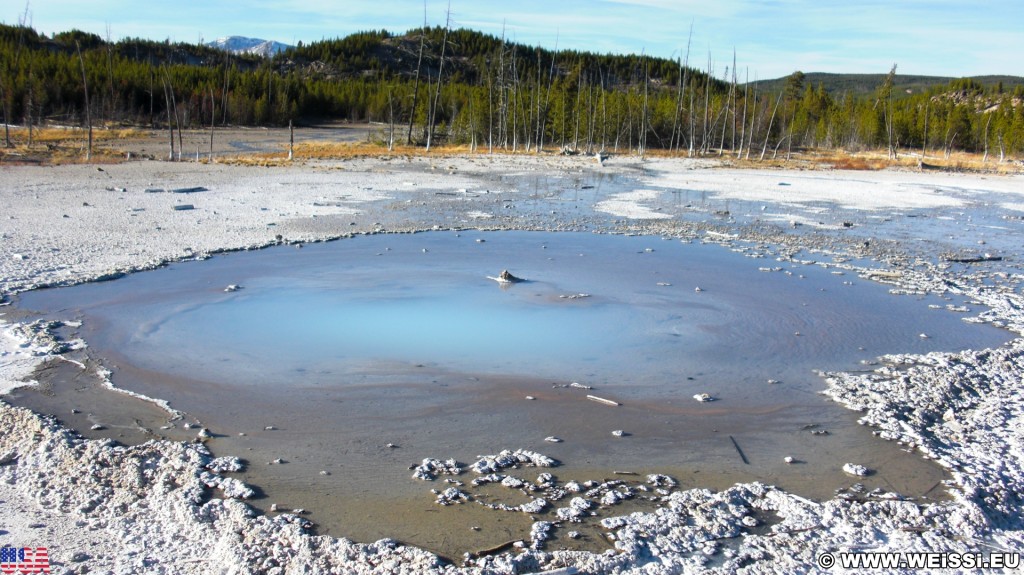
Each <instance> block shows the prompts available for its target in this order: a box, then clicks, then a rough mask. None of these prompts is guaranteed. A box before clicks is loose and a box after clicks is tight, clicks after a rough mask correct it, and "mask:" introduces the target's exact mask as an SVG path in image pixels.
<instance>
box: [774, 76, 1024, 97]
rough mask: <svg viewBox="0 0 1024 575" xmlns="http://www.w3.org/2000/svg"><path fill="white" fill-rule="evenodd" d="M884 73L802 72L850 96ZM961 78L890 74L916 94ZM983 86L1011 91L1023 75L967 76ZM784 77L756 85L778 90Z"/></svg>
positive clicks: (869, 89)
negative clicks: (1001, 87) (1000, 87)
mask: <svg viewBox="0 0 1024 575" xmlns="http://www.w3.org/2000/svg"><path fill="white" fill-rule="evenodd" d="M885 77H886V75H885V74H830V73H825V72H808V73H805V74H804V84H806V85H808V86H813V87H815V88H816V87H817V86H819V85H821V86H822V87H823V88H824V89H825V91H826V92H828V93H829V94H831V95H832V96H833V97H839V96H842V95H844V94H850V95H853V96H869V95H872V94H874V93H875V92H876V91H877V90H878V87H879V86H881V85H882V83H883V82H885ZM959 79H961V78H954V77H946V76H906V75H902V74H900V73H899V71H898V70H897V73H896V76H894V77H893V88H894V89H895V90H896V91H897V92H899V93H903V94H919V93H922V92H927V91H929V90H935V89H936V88H942V87H944V86H946V85H948V84H949V83H950V82H953V81H954V80H959ZM968 79H970V80H973V81H975V82H977V83H978V84H980V85H982V86H984V87H986V88H995V87H997V86H999V85H1000V84H1002V86H1003V88H1004V89H1005V90H1008V91H1013V89H1014V88H1015V87H1017V86H1024V77H1020V76H974V77H971V78H968ZM786 80H787V77H782V78H776V79H774V80H762V81H760V82H758V89H760V90H768V91H770V92H777V91H778V90H781V89H783V88H784V87H785V85H786Z"/></svg>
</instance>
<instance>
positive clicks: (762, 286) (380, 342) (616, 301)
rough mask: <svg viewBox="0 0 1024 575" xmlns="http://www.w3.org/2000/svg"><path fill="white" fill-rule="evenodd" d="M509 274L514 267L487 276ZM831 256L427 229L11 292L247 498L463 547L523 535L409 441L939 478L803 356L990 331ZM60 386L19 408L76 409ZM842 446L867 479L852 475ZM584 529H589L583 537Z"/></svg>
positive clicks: (610, 460)
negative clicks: (840, 397)
mask: <svg viewBox="0 0 1024 575" xmlns="http://www.w3.org/2000/svg"><path fill="white" fill-rule="evenodd" d="M478 240H482V241H478ZM504 268H508V269H510V270H511V271H512V272H513V273H514V274H515V275H517V276H520V277H524V278H527V279H528V280H529V281H527V282H524V283H518V284H514V285H510V286H506V287H504V288H502V286H500V285H499V284H497V283H496V282H494V281H492V280H489V279H487V277H486V276H495V275H497V274H498V273H499V272H500V271H501V270H502V269H504ZM840 273H842V272H840V271H839V270H837V269H836V268H826V267H823V266H818V265H794V264H789V263H784V264H780V263H779V262H776V261H774V260H766V259H754V258H750V257H744V255H741V254H738V253H734V252H733V251H730V250H728V249H725V248H723V247H721V246H717V245H699V244H684V243H681V242H679V241H677V240H663V239H661V238H657V237H649V236H648V237H626V236H611V235H595V234H581V233H557V234H556V233H537V232H494V233H483V232H468V231H467V232H461V233H455V232H432V233H422V234H415V235H375V236H366V237H356V238H353V239H348V240H342V241H338V242H332V243H327V244H310V245H306V246H305V247H303V248H302V249H297V248H295V247H292V246H282V247H276V248H271V249H266V250H261V251H255V252H245V253H236V254H229V255H224V256H218V257H216V258H214V259H213V260H211V261H205V262H187V263H182V264H175V265H173V266H170V267H168V268H165V269H160V270H155V271H151V272H144V273H138V274H133V275H131V276H128V277H125V278H122V279H119V280H117V281H112V282H104V283H96V284H85V285H80V286H76V287H74V288H66V289H55V290H43V291H35V292H29V293H26V294H23V295H22V297H21V301H20V303H19V305H20V307H22V308H25V309H31V310H38V311H42V312H50V313H52V314H53V315H54V317H60V318H62V319H67V318H68V316H69V315H72V316H77V317H80V318H81V319H82V320H83V321H84V323H83V326H82V328H81V330H80V331H81V335H82V336H83V337H84V338H85V339H86V340H87V341H88V342H89V345H90V350H89V354H90V356H91V357H93V358H94V359H99V360H100V361H101V362H102V363H103V364H104V365H107V366H109V367H111V368H112V369H114V375H113V381H114V383H115V384H116V385H118V386H120V387H123V388H126V389H129V390H131V391H134V392H138V393H142V394H145V395H148V396H150V397H158V398H162V399H166V400H168V401H169V402H170V404H171V406H172V407H174V408H175V409H178V410H181V411H183V412H185V414H186V415H187V417H186V421H188V422H195V421H199V422H201V423H202V425H203V426H206V427H208V428H209V429H210V430H211V431H212V432H213V433H214V435H215V436H214V438H213V439H211V440H210V441H209V446H210V448H211V449H212V450H213V451H214V452H215V453H218V454H230V455H239V456H242V457H246V458H247V459H248V460H249V463H250V465H249V469H248V471H247V472H246V473H244V474H241V475H240V476H239V477H240V478H242V479H243V480H245V481H247V482H250V483H252V484H255V485H257V486H260V487H261V488H262V489H263V490H264V491H265V493H266V495H267V497H266V498H265V499H262V500H257V501H255V503H256V504H257V505H259V506H262V507H263V508H269V507H270V504H271V503H279V504H281V506H282V508H287V509H292V508H304V509H306V510H309V511H310V512H311V514H310V516H309V517H310V518H311V519H312V520H314V521H315V522H317V523H318V525H319V526H320V531H321V532H327V533H330V534H332V535H336V536H347V537H352V538H354V539H356V540H360V541H373V540H376V539H378V538H380V537H395V538H397V539H399V540H402V541H405V542H408V543H413V544H416V545H420V546H423V547H425V548H427V549H430V550H433V551H437V552H439V553H442V554H444V555H447V556H457V555H459V554H461V552H463V551H472V550H479V549H483V548H486V547H489V546H493V545H495V544H499V543H502V542H505V541H507V540H510V539H514V538H522V537H525V535H526V531H528V530H529V526H530V520H529V517H527V516H525V514H508V513H498V512H490V511H487V510H482V509H479V508H476V507H475V506H465V505H464V506H456V507H454V508H440V507H439V506H437V505H436V504H434V503H433V497H432V496H431V495H430V493H429V492H428V489H429V488H430V487H432V486H431V485H428V484H423V483H421V482H418V481H413V480H411V479H410V477H409V476H410V472H409V471H408V465H409V464H413V463H418V462H419V461H420V460H422V459H423V458H425V457H438V458H447V457H455V458H457V459H459V460H460V461H464V462H471V461H472V460H474V458H475V457H476V456H477V455H480V454H486V453H494V452H496V451H497V450H499V449H501V448H503V447H508V446H516V447H524V448H528V449H533V450H537V451H541V452H543V453H545V454H548V455H550V456H552V457H555V458H558V459H559V460H561V461H562V462H563V463H564V465H563V466H561V467H559V468H558V469H556V470H553V471H554V472H555V473H556V474H557V475H558V476H559V477H560V478H564V479H565V480H568V479H579V480H585V479H600V478H603V477H609V476H611V474H612V472H613V471H615V470H629V471H635V472H653V471H658V472H663V473H668V474H670V475H673V476H674V477H676V478H678V479H679V480H680V481H681V483H682V484H683V486H685V487H725V486H728V485H731V484H732V483H734V482H736V481H746V480H761V481H764V482H767V483H772V484H776V485H779V486H782V487H784V488H786V489H789V490H792V491H793V492H794V493H797V494H800V495H804V496H808V497H812V498H819V499H825V498H829V497H830V496H831V495H832V493H833V492H834V490H836V489H840V488H844V487H848V486H849V485H851V484H852V483H854V482H862V483H864V484H865V485H867V486H868V487H869V488H873V487H882V488H884V489H886V490H893V491H897V492H900V493H902V494H904V495H906V496H909V497H938V496H941V489H940V488H938V482H939V481H940V480H941V479H942V478H943V477H944V475H943V473H942V472H941V470H940V469H938V468H937V467H936V466H934V465H932V464H930V463H928V462H926V461H924V460H922V459H920V457H919V456H917V455H913V454H909V453H905V452H903V451H902V450H901V449H900V448H899V446H898V445H896V444H893V443H888V442H883V441H881V440H878V439H877V438H874V437H872V435H871V433H870V430H869V429H866V428H863V427H861V426H858V425H856V424H855V415H854V414H852V413H850V412H848V411H846V410H844V409H842V408H840V407H838V406H836V405H834V404H832V403H829V402H828V401H826V400H825V399H823V398H822V397H821V396H820V395H819V394H818V392H819V391H820V390H821V389H822V388H823V387H824V385H823V382H822V381H821V380H820V378H818V377H817V376H816V375H815V374H814V370H816V369H827V370H847V371H849V370H858V369H863V367H862V366H861V365H860V362H862V361H870V360H872V359H873V358H875V357H877V356H879V355H881V354H884V353H896V352H900V353H914V354H920V353H927V352H929V351H936V350H943V351H952V350H959V349H967V348H976V349H977V348H983V347H993V346H998V345H1000V344H1002V343H1004V342H1005V341H1007V340H1008V339H1009V334H1007V333H1006V332H1004V331H1001V330H998V329H995V328H992V327H990V326H979V325H969V324H966V323H964V322H963V321H961V319H962V318H963V317H964V315H963V314H962V313H959V314H958V313H953V312H950V311H947V310H946V309H934V308H935V307H940V308H944V307H945V306H946V305H949V304H953V305H955V306H959V305H962V304H964V303H965V302H963V301H945V300H941V299H938V298H914V297H909V296H893V295H890V294H889V293H888V291H887V288H885V287H884V286H880V285H876V284H873V283H872V282H869V281H866V280H861V279H859V278H857V277H856V276H854V275H852V274H844V275H838V274H840ZM231 284H235V285H239V286H241V289H240V290H238V291H233V292H225V291H224V288H225V286H227V285H231ZM697 287H699V288H701V289H700V291H697V290H696V288H697ZM580 294H587V295H588V296H589V297H572V296H579V295H580ZM977 311H980V310H977ZM921 334H926V335H928V336H929V337H927V338H922V337H921ZM769 380H771V381H774V382H777V383H769ZM571 382H579V383H580V384H583V385H586V386H592V387H593V390H590V391H587V390H582V389H579V388H574V387H566V386H567V385H568V384H569V383H571ZM55 385H56V387H59V385H57V384H55ZM50 389H53V388H50ZM74 389H75V388H74V387H73V386H66V391H64V392H58V393H57V394H56V395H43V394H39V393H36V392H33V391H31V390H23V391H21V392H19V394H18V396H17V397H16V399H15V402H16V403H22V404H24V405H28V406H31V407H33V408H36V409H39V410H42V411H50V412H53V413H57V414H59V415H60V416H62V417H63V418H65V419H70V418H68V417H67V412H68V411H69V409H67V407H68V406H69V405H71V404H74V403H75V402H76V400H78V399H79V397H76V392H75V391H73V390H74ZM699 393H708V394H710V395H711V396H712V397H714V398H716V401H713V402H707V403H700V402H697V401H695V400H694V398H693V396H694V395H695V394H699ZM587 394H593V395H598V396H600V397H604V398H608V399H612V400H614V401H616V402H619V403H621V404H622V405H621V406H619V407H611V406H607V405H603V404H599V403H595V402H592V401H588V400H587V399H586V395H587ZM526 396H532V397H535V398H536V399H535V400H533V401H530V400H527V399H526ZM80 407H81V406H80ZM82 411H87V410H86V409H82ZM85 415H88V414H87V413H86V414H83V416H85ZM70 422H71V423H75V422H73V421H70ZM100 423H107V424H108V425H107V426H108V427H109V428H110V429H117V428H116V426H114V425H112V424H110V422H102V421H101V422H100ZM182 423H183V422H180V421H179V422H177V423H176V425H177V426H178V429H177V430H175V432H180V430H181V425H182ZM78 427H79V428H82V426H81V425H78ZM154 427H155V426H154ZM267 427H273V428H274V429H267ZM617 429H621V430H624V431H626V432H627V434H628V435H627V436H625V437H615V436H613V435H612V434H611V432H612V431H613V430H617ZM823 430H824V431H828V432H829V433H828V434H827V435H820V434H813V433H812V431H819V432H820V431H823ZM154 431H156V432H157V433H163V432H162V431H161V430H158V429H154ZM167 433H170V432H167ZM240 434H244V435H240ZM548 436H557V437H558V438H561V439H563V440H564V442H562V443H548V442H545V441H544V438H545V437H548ZM734 441H735V444H734ZM389 443H390V444H393V445H396V446H397V447H396V448H395V447H388V444H389ZM737 446H739V447H740V449H742V452H743V456H742V457H746V459H747V461H748V462H749V463H745V462H744V461H743V459H742V457H741V455H740V454H739V453H738V451H737ZM785 456H792V457H794V458H795V459H796V460H797V461H798V462H799V463H797V464H794V465H787V464H785V463H784V462H783V458H784V457H785ZM276 459H281V460H283V461H284V463H280V464H273V465H267V463H268V462H271V461H274V460H276ZM848 462H855V463H859V464H863V465H866V466H867V467H869V468H871V469H873V470H875V471H876V473H874V474H873V475H871V476H869V477H867V478H851V477H850V476H847V475H845V474H844V473H843V472H842V471H841V469H842V466H843V464H845V463H848ZM322 471H325V472H327V473H328V474H327V475H324V474H322V473H321V472H322ZM526 473H527V476H528V475H529V473H530V472H526ZM510 503H511V504H517V503H521V501H516V502H510ZM623 511H624V510H623V509H619V510H617V512H618V513H621V512H623ZM470 527H480V530H479V531H471V530H470ZM560 543H561V542H560ZM579 544H580V545H583V546H586V547H589V548H592V549H601V548H602V545H606V543H604V541H603V539H602V538H600V536H598V535H597V534H596V533H595V534H594V536H593V537H587V538H584V540H582V541H581V542H579Z"/></svg>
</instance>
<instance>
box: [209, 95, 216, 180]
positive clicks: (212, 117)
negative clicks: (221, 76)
mask: <svg viewBox="0 0 1024 575" xmlns="http://www.w3.org/2000/svg"><path fill="white" fill-rule="evenodd" d="M216 121H217V100H216V99H215V98H214V96H213V87H212V86H211V87H210V162H213V128H214V123H215V122H216Z"/></svg>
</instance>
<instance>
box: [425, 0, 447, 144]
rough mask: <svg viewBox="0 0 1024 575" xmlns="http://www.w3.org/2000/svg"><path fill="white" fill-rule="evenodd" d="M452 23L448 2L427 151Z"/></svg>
mask: <svg viewBox="0 0 1024 575" xmlns="http://www.w3.org/2000/svg"><path fill="white" fill-rule="evenodd" d="M451 25H452V3H451V0H449V2H448V10H447V11H446V12H445V22H444V36H443V37H442V40H441V61H440V62H439V63H438V65H437V90H435V91H434V105H433V106H432V107H431V113H430V120H429V123H428V125H427V151H428V152H429V151H430V143H431V141H432V140H433V139H434V122H436V121H437V108H438V106H439V104H440V102H441V87H442V80H443V79H444V53H445V48H447V47H448V31H449V30H450V29H451Z"/></svg>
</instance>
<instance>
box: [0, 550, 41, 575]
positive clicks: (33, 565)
mask: <svg viewBox="0 0 1024 575" xmlns="http://www.w3.org/2000/svg"><path fill="white" fill-rule="evenodd" d="M49 572H50V555H49V554H48V553H47V552H46V547H0V573H3V575H29V574H31V573H49Z"/></svg>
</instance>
